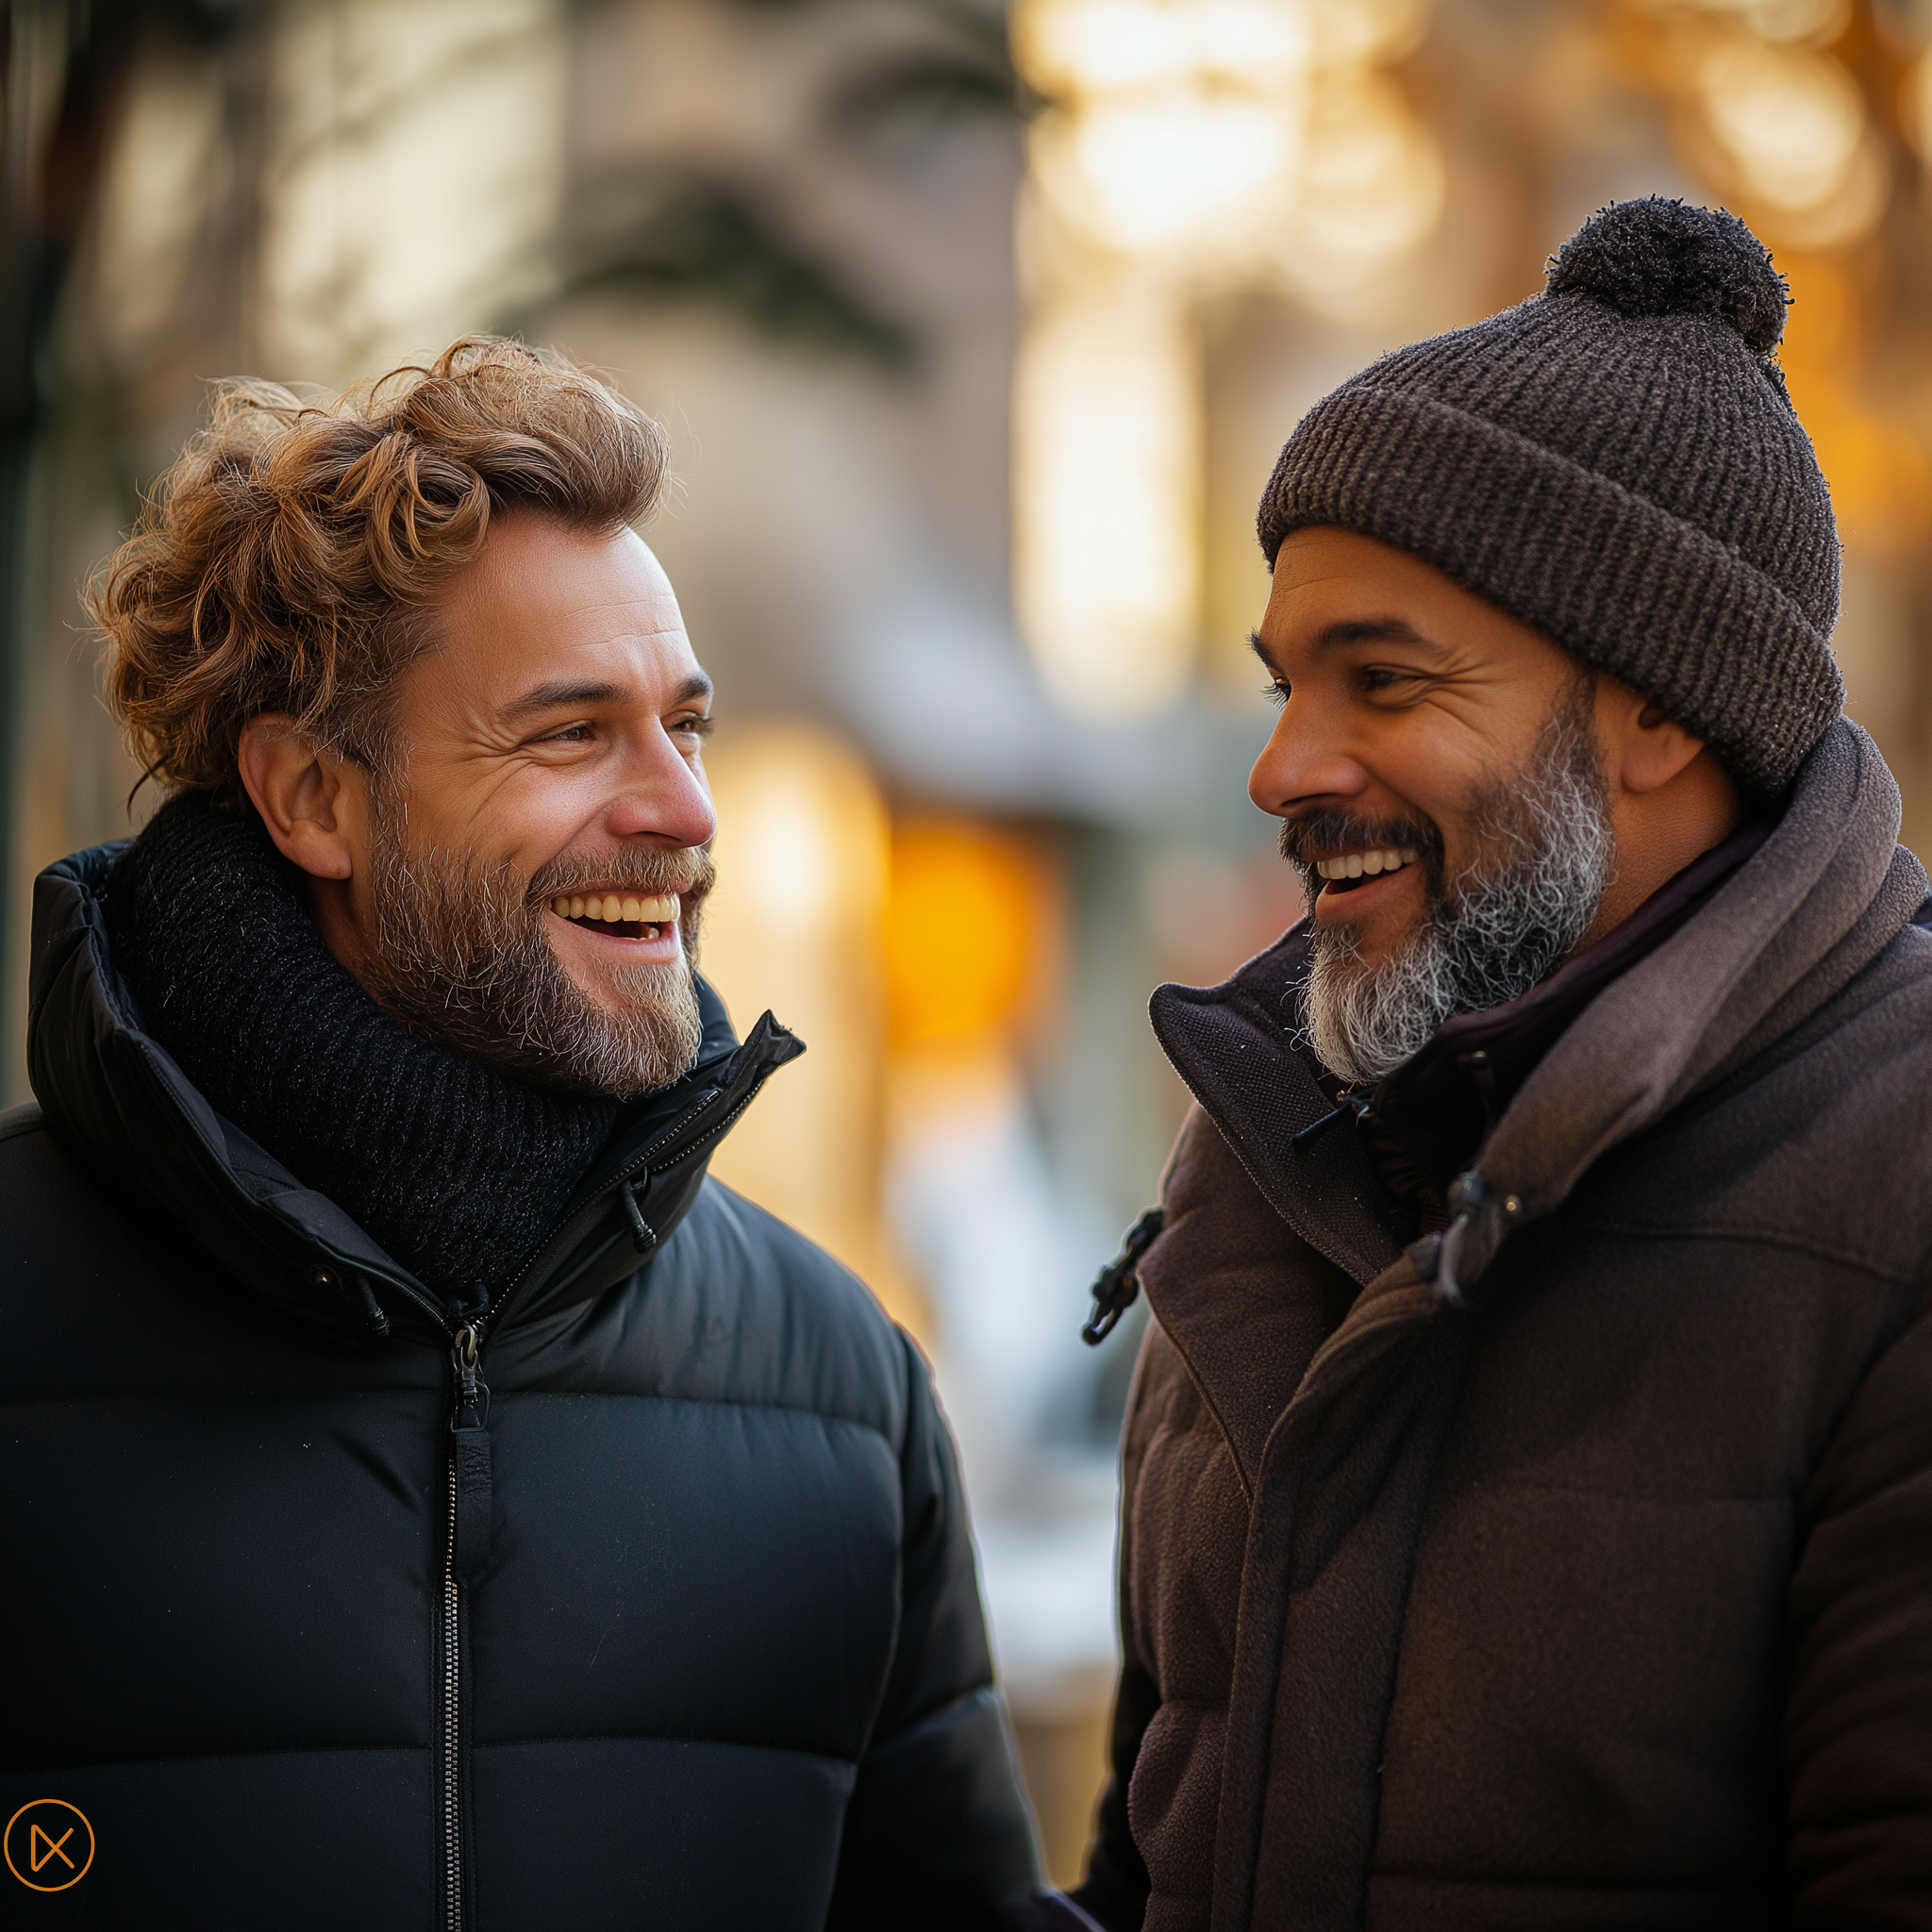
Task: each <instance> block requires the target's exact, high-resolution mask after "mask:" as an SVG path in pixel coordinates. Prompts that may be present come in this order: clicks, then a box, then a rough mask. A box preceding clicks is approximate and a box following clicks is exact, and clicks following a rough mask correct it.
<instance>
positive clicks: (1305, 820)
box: [1279, 807, 1442, 890]
mask: <svg viewBox="0 0 1932 1932" xmlns="http://www.w3.org/2000/svg"><path fill="white" fill-rule="evenodd" d="M1279 843H1280V846H1281V856H1282V858H1285V859H1287V861H1288V862H1289V864H1291V865H1292V866H1295V867H1297V868H1298V869H1299V870H1300V871H1301V872H1302V873H1303V874H1312V872H1313V870H1314V864H1315V860H1316V858H1318V857H1319V856H1320V855H1321V854H1323V853H1324V852H1331V851H1333V850H1334V849H1335V848H1336V847H1337V846H1341V847H1345V848H1352V847H1356V846H1371V845H1392V846H1395V847H1397V848H1398V849H1400V848H1402V847H1405V846H1406V847H1407V849H1408V850H1410V851H1412V852H1419V853H1421V855H1422V858H1423V863H1424V866H1426V867H1427V869H1428V875H1429V878H1430V881H1431V883H1432V884H1434V885H1435V886H1436V887H1437V888H1438V890H1440V888H1441V879H1442V835H1441V832H1439V831H1438V830H1437V829H1436V827H1435V826H1434V825H1432V824H1429V823H1428V822H1427V820H1425V819H1391V818H1373V817H1371V816H1370V815H1369V814H1367V813H1365V812H1352V811H1337V810H1335V809H1334V808H1332V807H1330V808H1324V809H1322V810H1319V811H1307V812H1299V813H1297V814H1296V815H1295V816H1294V817H1293V818H1291V819H1285V820H1283V821H1282V825H1281V836H1280V841H1279Z"/></svg>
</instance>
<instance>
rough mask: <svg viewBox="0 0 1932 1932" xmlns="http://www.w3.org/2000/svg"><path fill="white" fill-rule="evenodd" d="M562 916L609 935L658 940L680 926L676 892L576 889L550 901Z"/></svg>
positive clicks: (573, 923)
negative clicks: (578, 890) (588, 890)
mask: <svg viewBox="0 0 1932 1932" xmlns="http://www.w3.org/2000/svg"><path fill="white" fill-rule="evenodd" d="M550 909H551V911H553V912H554V913H556V914H557V916H558V918H559V919H562V920H568V921H569V923H570V924H572V925H580V926H582V927H583V928H584V929H585V930H586V931H587V932H601V933H602V934H604V935H605V937H606V938H607V939H617V940H655V939H662V938H663V937H664V936H665V934H667V933H671V932H675V931H676V929H677V915H678V899H677V895H676V894H675V892H572V893H570V894H569V895H568V896H566V895H565V894H563V893H558V896H557V897H556V898H554V899H552V900H551V901H550Z"/></svg>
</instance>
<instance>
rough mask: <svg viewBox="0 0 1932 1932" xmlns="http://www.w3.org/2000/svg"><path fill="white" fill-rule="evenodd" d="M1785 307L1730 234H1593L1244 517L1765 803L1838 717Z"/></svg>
mask: <svg viewBox="0 0 1932 1932" xmlns="http://www.w3.org/2000/svg"><path fill="white" fill-rule="evenodd" d="M1789 300H1790V297H1789V295H1788V293H1787V291H1786V289H1785V283H1784V278H1783V277H1782V276H1781V275H1779V274H1778V273H1777V270H1776V269H1775V268H1774V266H1773V265H1772V259H1771V256H1770V253H1769V251H1768V250H1767V249H1766V248H1765V246H1764V244H1763V243H1762V242H1759V241H1758V240H1757V237H1756V236H1755V235H1754V234H1752V232H1751V230H1750V229H1749V228H1748V227H1746V226H1745V225H1744V224H1743V223H1742V222H1740V220H1739V219H1738V218H1737V217H1736V216H1735V215H1731V214H1726V213H1724V212H1723V211H1722V210H1718V209H1712V208H1693V207H1690V206H1688V205H1687V204H1685V203H1683V202H1680V201H1668V200H1665V199H1663V198H1662V197H1660V196H1657V197H1653V198H1651V199H1649V200H1645V201H1625V202H1619V203H1618V204H1616V206H1614V207H1612V208H1604V209H1603V210H1602V211H1601V212H1599V213H1598V214H1595V215H1593V216H1592V217H1591V219H1590V220H1589V221H1588V222H1586V223H1585V224H1584V225H1583V226H1582V227H1581V228H1579V229H1578V230H1577V231H1576V233H1575V234H1574V235H1573V236H1572V237H1571V238H1570V240H1569V241H1568V242H1565V243H1564V244H1563V246H1562V248H1561V249H1560V250H1559V251H1558V252H1557V255H1556V256H1555V257H1554V258H1552V259H1551V261H1550V264H1549V274H1548V278H1547V280H1546V282H1545V284H1544V288H1543V292H1542V293H1541V295H1533V296H1531V297H1530V299H1529V300H1528V301H1527V302H1524V303H1521V304H1519V305H1518V306H1517V307H1516V308H1509V309H1506V310H1505V311H1504V312H1503V313H1502V314H1500V315H1493V316H1491V318H1490V319H1489V320H1488V321H1487V322H1481V323H1477V324H1476V325H1474V327H1472V328H1464V329H1457V330H1455V331H1453V332H1452V333H1450V334H1448V335H1445V336H1437V337H1435V338H1433V339H1432V340H1430V341H1424V342H1416V343H1413V344H1411V345H1410V346H1409V347H1407V348H1406V349H1398V350H1396V351H1395V352H1394V353H1393V354H1392V355H1389V356H1385V357H1383V358H1382V359H1381V360H1380V361H1378V362H1375V363H1374V364H1372V365H1371V366H1370V367H1369V368H1367V369H1365V370H1363V371H1362V372H1361V374H1360V375H1356V376H1352V377H1351V378H1350V379H1349V380H1348V381H1347V382H1345V383H1343V384H1342V385H1341V388H1340V389H1338V390H1336V391H1334V392H1333V393H1332V394H1331V395H1329V396H1327V397H1325V398H1324V400H1323V401H1322V402H1320V403H1317V404H1316V405H1315V407H1314V408H1312V409H1310V410H1309V411H1308V413H1307V416H1305V417H1304V418H1303V419H1302V421H1301V423H1300V424H1299V425H1297V427H1296V429H1295V432H1294V434H1293V436H1291V438H1290V439H1289V441H1288V445H1287V447H1286V448H1285V449H1284V450H1283V451H1282V453H1281V458H1280V460H1279V461H1278V462H1277V463H1276V464H1275V466H1274V475H1273V476H1272V477H1271V478H1270V479H1269V484H1268V488H1267V491H1265V492H1264V494H1263V495H1262V498H1261V508H1260V516H1259V534H1260V538H1261V548H1262V550H1263V552H1264V553H1265V554H1266V556H1267V558H1268V563H1269V566H1270V568H1271V569H1272V568H1273V567H1274V558H1275V555H1276V553H1277V552H1278V551H1279V550H1280V548H1281V544H1282V541H1283V540H1284V539H1285V538H1286V537H1287V536H1288V535H1289V534H1290V533H1291V531H1294V530H1298V529H1304V528H1307V527H1308V526H1310V525H1333V526H1339V527H1341V528H1342V529H1347V530H1354V531H1357V532H1358V533H1359V534H1360V535H1362V536H1365V537H1374V538H1376V539H1378V540H1380V541H1382V542H1385V543H1391V544H1393V545H1395V546H1396V547H1397V548H1398V549H1402V550H1407V551H1409V552H1411V553H1413V554H1414V555H1415V556H1417V557H1420V558H1423V559H1424V561H1425V562H1427V563H1431V564H1433V565H1435V567H1436V568H1437V569H1438V570H1440V571H1441V572H1443V573H1444V574H1445V575H1448V576H1451V577H1453V578H1455V579H1456V581H1457V583H1459V584H1461V585H1463V586H1464V587H1465V588H1467V589H1468V590H1471V591H1474V592H1475V593H1476V595H1477V596H1479V597H1482V598H1484V599H1486V600H1487V601H1488V602H1490V603H1491V604H1493V605H1495V606H1496V607H1497V608H1499V609H1502V610H1506V611H1507V612H1508V613H1509V615H1510V616H1512V617H1515V618H1518V619H1520V620H1521V621H1522V622H1523V623H1524V624H1527V625H1532V626H1533V627H1534V628H1536V629H1537V630H1540V631H1541V632H1542V633H1543V635H1544V636H1545V637H1547V638H1549V639H1551V640H1552V641H1555V642H1556V643H1557V644H1560V645H1561V646H1562V647H1563V648H1564V649H1565V650H1567V651H1569V652H1570V653H1571V654H1572V655H1573V656H1574V657H1576V658H1580V659H1581V660H1582V661H1583V662H1584V663H1586V664H1589V665H1591V667H1592V668H1594V669H1596V670H1600V671H1607V672H1609V673H1610V674H1611V675H1614V676H1617V677H1620V678H1622V679H1623V680H1624V682H1625V683H1626V684H1629V685H1632V686H1634V687H1635V688H1636V689H1637V690H1638V691H1641V692H1643V693H1644V695H1645V696H1647V697H1649V698H1652V699H1654V700H1655V701H1656V702H1657V703H1658V704H1660V705H1661V706H1663V708H1665V709H1666V710H1667V711H1668V712H1669V713H1670V714H1671V715H1672V717H1674V718H1675V719H1676V720H1677V722H1678V723H1679V724H1682V725H1684V726H1685V728H1686V729H1687V730H1690V731H1693V732H1695V733H1696V734H1697V736H1698V737H1700V738H1702V739H1704V740H1705V741H1706V742H1707V743H1708V744H1709V745H1710V746H1711V748H1712V749H1713V750H1714V751H1715V752H1716V753H1717V755H1718V757H1719V758H1722V759H1723V760H1724V765H1725V767H1726V768H1727V769H1728V770H1729V772H1730V773H1731V774H1732V776H1733V777H1735V778H1736V779H1737V781H1738V783H1739V784H1740V787H1741V788H1742V789H1743V790H1744V791H1746V792H1747V793H1749V794H1750V795H1751V796H1753V797H1755V798H1758V799H1769V798H1774V797H1775V796H1777V795H1778V794H1779V793H1780V792H1782V791H1784V790H1785V789H1786V788H1787V787H1788V786H1789V785H1790V781H1791V779H1792V778H1793V777H1794V776H1795V775H1796V774H1797V770H1798V766H1799V764H1800V763H1801V762H1802V761H1803V759H1804V757H1805V754H1806V753H1807V751H1809V750H1810V748H1811V746H1812V745H1813V744H1815V743H1816V742H1817V741H1818V739H1819V738H1820V737H1821V736H1822V735H1823V734H1824V730H1825V729H1826V727H1827V726H1828V725H1829V724H1831V722H1832V721H1833V719H1835V718H1836V717H1837V716H1838V714H1839V711H1840V707H1841V706H1842V704H1843V700H1844V691H1843V687H1842V685H1841V684H1840V681H1839V675H1838V667H1837V665H1836V664H1835V663H1834V662H1833V661H1832V656H1831V650H1830V646H1829V643H1828V639H1829V638H1830V635H1831V628H1832V625H1833V624H1834V623H1835V622H1836V621H1837V617H1838V569H1839V546H1838V532H1837V527H1836V525H1834V523H1833V521H1832V514H1831V497H1830V493H1829V492H1828V491H1827V490H1826V489H1825V484H1824V476H1823V475H1821V474H1820V472H1819V468H1818V459H1817V458H1816V457H1815V456H1814V455H1813V454H1812V450H1811V443H1810V440H1809V439H1808V438H1807V436H1806V434H1805V431H1804V428H1803V426H1802V425H1800V423H1799V421H1798V419H1797V416H1796V414H1795V413H1794V412H1793V410H1792V408H1791V406H1790V398H1789V397H1788V396H1787V395H1786V393H1785V385H1784V378H1783V377H1782V375H1779V373H1778V370H1777V366H1776V364H1775V363H1774V361H1773V360H1772V359H1771V358H1772V356H1773V353H1774V350H1775V349H1776V347H1777V343H1778V340H1779V338H1780V337H1781V336H1782V334H1783V333H1784V317H1785V308H1786V307H1787V304H1788V302H1789Z"/></svg>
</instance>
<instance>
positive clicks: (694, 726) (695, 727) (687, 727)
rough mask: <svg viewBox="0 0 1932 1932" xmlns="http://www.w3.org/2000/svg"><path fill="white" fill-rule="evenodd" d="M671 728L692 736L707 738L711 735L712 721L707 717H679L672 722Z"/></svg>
mask: <svg viewBox="0 0 1932 1932" xmlns="http://www.w3.org/2000/svg"><path fill="white" fill-rule="evenodd" d="M671 728H672V730H674V731H684V732H688V733H689V734H690V735H691V737H692V738H708V737H710V735H711V730H712V721H711V720H710V719H709V718H697V717H691V718H679V719H676V720H675V721H674V722H673V724H672V726H671Z"/></svg>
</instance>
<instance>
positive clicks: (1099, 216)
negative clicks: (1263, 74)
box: [1034, 93, 1297, 253]
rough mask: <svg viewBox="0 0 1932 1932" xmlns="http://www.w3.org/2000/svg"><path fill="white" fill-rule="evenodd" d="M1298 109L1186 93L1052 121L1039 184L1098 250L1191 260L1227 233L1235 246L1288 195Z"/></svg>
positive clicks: (1041, 150)
mask: <svg viewBox="0 0 1932 1932" xmlns="http://www.w3.org/2000/svg"><path fill="white" fill-rule="evenodd" d="M1295 105H1296V104H1294V103H1289V102H1272V101H1260V100H1247V99H1241V98H1240V97H1226V96H1219V95H1210V94H1206V93H1192V94H1177V95H1174V94H1171V95H1165V96H1155V97H1153V98H1151V99H1148V98H1141V99H1130V100H1125V101H1109V102H1104V103H1099V104H1096V105H1095V106H1093V107H1091V108H1088V109H1087V110H1086V111H1085V112H1084V113H1081V114H1079V115H1077V116H1068V115H1055V116H1052V117H1049V119H1048V120H1047V121H1046V122H1044V123H1043V124H1042V125H1041V128H1040V129H1039V131H1038V134H1037V136H1036V139H1035V142H1034V167H1035V173H1036V178H1037V179H1038V180H1039V182H1040V184H1041V188H1042V189H1043V190H1044V192H1046V194H1047V196H1048V198H1049V199H1050V200H1051V201H1052V202H1053V204H1054V205H1055V207H1056V208H1057V209H1058V211H1059V212H1060V213H1062V214H1063V215H1065V216H1066V217H1067V218H1068V219H1069V220H1070V221H1071V222H1073V223H1074V225H1076V226H1077V227H1079V228H1080V229H1082V230H1083V231H1085V233H1086V234H1087V235H1089V236H1090V237H1091V239H1092V240H1094V241H1096V242H1100V243H1101V244H1102V245H1103V246H1105V247H1110V248H1116V249H1120V250H1123V251H1124V252H1128V253H1143V252H1151V251H1154V250H1158V249H1176V248H1183V247H1186V248H1190V249H1191V250H1194V251H1198V250H1200V249H1202V248H1203V247H1205V246H1211V245H1212V244H1213V242H1215V241H1216V240H1218V239H1219V238H1220V236H1221V234H1222V233H1224V232H1226V234H1227V240H1228V241H1229V242H1233V243H1235V244H1236V245H1239V240H1240V236H1241V231H1243V230H1247V229H1252V228H1253V226H1254V225H1256V224H1257V223H1260V222H1264V221H1266V220H1267V219H1268V213H1269V209H1268V204H1269V201H1270V199H1271V197H1273V198H1274V199H1276V200H1279V199H1280V198H1282V197H1284V196H1285V195H1286V194H1287V193H1288V192H1291V186H1292V174H1291V170H1292V164H1293V160H1294V155H1295V147H1296V132H1297V129H1296V120H1295V115H1294V111H1293V109H1294V106H1295ZM1204 230H1206V231H1208V232H1204Z"/></svg>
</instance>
